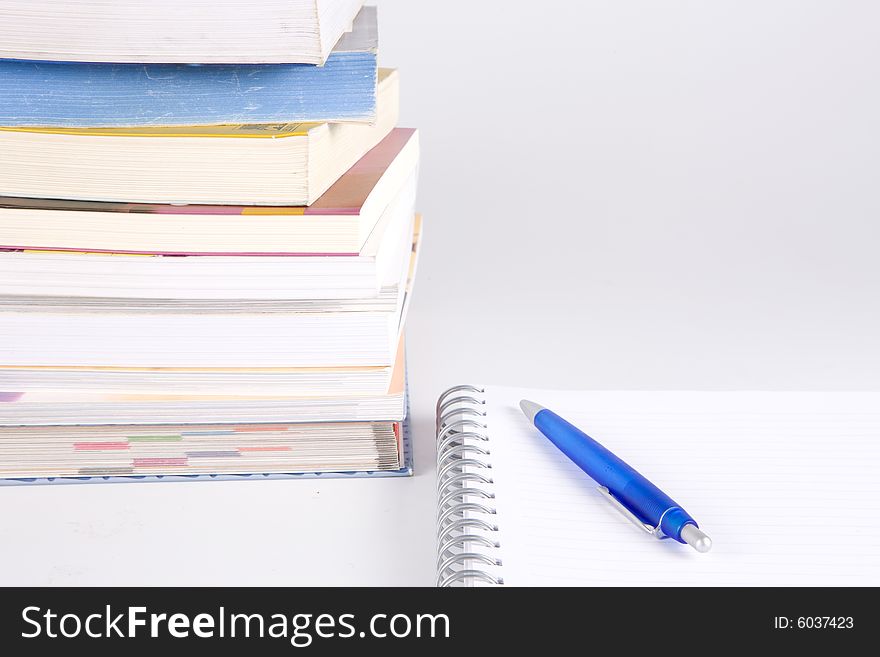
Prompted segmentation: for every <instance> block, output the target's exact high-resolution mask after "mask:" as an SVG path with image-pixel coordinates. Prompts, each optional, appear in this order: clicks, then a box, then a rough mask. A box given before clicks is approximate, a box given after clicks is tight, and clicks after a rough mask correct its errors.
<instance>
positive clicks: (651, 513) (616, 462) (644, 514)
mask: <svg viewBox="0 0 880 657" xmlns="http://www.w3.org/2000/svg"><path fill="white" fill-rule="evenodd" d="M534 423H535V427H537V428H538V430H539V431H540V432H541V433H543V434H544V435H545V436H546V437H547V438H548V439H549V440H550V442H552V443H553V444H554V445H556V447H558V448H559V450H560V451H561V452H562V453H563V454H565V455H566V456H567V457H568V458H569V459H571V460H572V461H573V462H574V463H575V464H576V465H577V466H578V467H579V468H580V469H581V470H583V471H584V472H586V473H587V474H588V475H589V476H590V477H592V478H593V479H594V480H595V481H596V482H597V483H598V484H600V485H601V486H605V487H606V488H607V489H608V490H609V491H610V492H611V494H612V495H614V497H615V498H617V500H618V501H620V502H621V503H622V504H623V505H624V506H626V507H627V508H628V509H629V510H630V511H632V512H633V513H634V514H635V515H636V516H638V518H639V519H640V520H641V521H642V522H644V523H646V524H648V525H650V526H651V527H658V526H659V527H660V529H661V530H662V531H663V533H664V534H665V535H667V536H669V537H670V538H674V539H675V540H677V541H679V542H682V540H681V530H682V528H683V527H684V526H685V525H687V524H694V525H696V524H697V523H696V522H695V521H694V519H693V518H691V517H690V516H689V515H688V514H687V512H686V511H684V509H682V508H681V507H679V506H678V504H676V502H675V500H673V499H672V498H671V497H669V496H668V495H667V494H666V493H664V492H663V491H661V490H660V489H659V488H657V487H656V486H655V485H654V484H652V483H651V482H650V481H648V480H647V479H646V478H645V477H644V476H642V475H641V474H640V473H639V472H638V471H637V470H636V469H635V468H633V467H631V466H630V465H628V464H627V463H626V462H624V461H623V460H622V459H620V458H619V457H617V456H615V455H614V454H613V453H612V452H610V451H609V450H607V449H606V448H605V447H603V446H602V445H601V444H600V443H598V442H596V441H595V440H593V439H592V438H591V437H590V436H588V435H587V434H585V433H584V432H583V431H581V430H580V429H578V428H577V427H576V426H574V425H573V424H571V423H570V422H568V421H567V420H565V419H563V418H561V417H559V416H558V415H556V413H554V412H552V411H549V410H547V409H543V410H541V411H540V412H539V413H538V414H537V415H535V419H534Z"/></svg>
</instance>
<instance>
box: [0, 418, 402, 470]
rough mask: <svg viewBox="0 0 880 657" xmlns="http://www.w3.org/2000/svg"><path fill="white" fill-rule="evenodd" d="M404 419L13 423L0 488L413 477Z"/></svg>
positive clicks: (3, 447)
mask: <svg viewBox="0 0 880 657" xmlns="http://www.w3.org/2000/svg"><path fill="white" fill-rule="evenodd" d="M404 431H405V429H404V423H403V422H339V423H330V422H325V423H320V424H264V423H253V424H244V423H242V424H232V425H229V424H183V425H180V424H177V425H175V424H171V425H168V424H164V425H161V424H160V425H149V426H139V425H134V426H126V425H108V426H101V427H90V426H83V427H7V428H3V429H2V433H0V436H2V440H0V485H2V484H24V483H82V482H91V483H100V482H125V481H128V482H137V481H187V480H192V479H198V478H201V479H206V480H216V479H230V478H231V479H271V478H285V477H295V476H302V475H314V474H321V473H328V474H329V473H335V474H339V475H349V476H354V475H355V474H361V475H371V474H382V475H386V476H388V475H409V474H411V473H412V466H411V462H409V457H408V455H406V454H405V452H404V444H403V435H402V434H403V432H404Z"/></svg>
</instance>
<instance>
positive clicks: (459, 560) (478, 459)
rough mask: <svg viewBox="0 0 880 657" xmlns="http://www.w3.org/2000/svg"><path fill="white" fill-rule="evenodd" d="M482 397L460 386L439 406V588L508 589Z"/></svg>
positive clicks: (473, 389) (477, 391)
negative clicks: (477, 585) (483, 585)
mask: <svg viewBox="0 0 880 657" xmlns="http://www.w3.org/2000/svg"><path fill="white" fill-rule="evenodd" d="M484 392H485V391H484V390H483V389H482V388H478V387H476V386H470V385H460V386H455V387H453V388H450V389H449V390H447V391H446V392H444V393H443V394H442V395H440V398H439V399H438V400H437V425H436V430H437V497H438V504H437V585H438V586H455V585H458V586H473V585H474V584H475V583H477V582H480V583H486V584H494V585H500V584H503V583H504V582H503V580H502V578H501V577H500V576H499V575H498V574H497V571H498V566H500V565H501V558H500V556H499V554H500V553H499V550H500V548H501V544H500V542H499V541H498V538H497V535H498V526H497V524H496V523H495V515H496V510H495V507H494V505H493V503H492V501H493V500H494V499H495V491H494V488H495V487H494V481H493V479H492V461H491V449H490V447H489V436H488V434H487V432H486V420H485V418H486V412H485V411H484V410H483V409H484V408H485V404H486V402H485V400H484V399H483V397H482V395H483V393H484Z"/></svg>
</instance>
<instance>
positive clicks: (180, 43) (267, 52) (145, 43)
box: [0, 0, 363, 64]
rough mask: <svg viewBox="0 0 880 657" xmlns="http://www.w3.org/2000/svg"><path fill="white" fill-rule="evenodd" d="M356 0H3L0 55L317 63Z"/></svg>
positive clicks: (81, 59) (351, 12)
mask: <svg viewBox="0 0 880 657" xmlns="http://www.w3.org/2000/svg"><path fill="white" fill-rule="evenodd" d="M362 4H363V0H250V2H248V4H247V6H246V7H244V6H242V4H241V3H240V2H237V1H235V0H186V1H185V2H174V1H173V0H67V1H66V2H64V3H63V4H59V3H58V2H57V0H3V2H0V58H5V59H33V60H41V61H79V62H130V63H142V64H146V63H173V62H178V63H183V64H191V63H202V64H208V63H219V64H232V63H254V64H260V63H266V64H273V63H304V64H323V63H324V61H325V60H326V58H327V56H328V55H329V53H330V49H331V48H332V47H333V45H334V44H335V43H336V42H337V41H338V40H339V38H340V37H341V36H342V34H343V32H345V31H346V30H347V29H349V28H350V27H351V21H352V19H353V18H354V16H355V14H356V13H357V12H358V10H359V9H360V7H361V5H362Z"/></svg>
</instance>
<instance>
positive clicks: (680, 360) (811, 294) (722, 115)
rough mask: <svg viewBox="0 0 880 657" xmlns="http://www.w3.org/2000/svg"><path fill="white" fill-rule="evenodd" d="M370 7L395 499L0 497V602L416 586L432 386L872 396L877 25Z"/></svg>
mask: <svg viewBox="0 0 880 657" xmlns="http://www.w3.org/2000/svg"><path fill="white" fill-rule="evenodd" d="M379 4H380V13H379V20H380V34H381V36H380V38H381V60H382V62H383V64H384V65H387V66H392V65H393V66H398V67H399V68H400V69H401V72H402V83H403V99H402V102H403V110H402V115H403V121H402V123H403V124H404V125H407V126H417V127H420V128H421V129H422V146H423V166H422V180H421V189H420V207H421V209H422V211H423V212H424V214H425V221H426V242H425V249H424V252H423V259H422V262H421V270H420V276H419V279H418V284H417V286H416V295H415V300H414V304H413V306H412V312H411V317H410V322H409V343H408V346H409V356H410V377H411V378H410V382H411V390H412V401H413V418H414V429H415V445H416V476H415V477H414V478H412V479H409V480H381V481H380V480H367V481H363V480H360V481H320V482H314V481H294V482H253V483H193V484H158V485H122V486H77V487H63V488H51V487H41V488H36V487H20V488H0V507H2V519H3V520H2V522H0V583H2V584H270V585H272V584H277V585H297V584H423V585H429V584H431V583H432V581H433V574H434V554H433V548H434V515H435V514H434V472H433V463H432V461H433V456H434V455H433V444H432V440H433V435H432V434H433V431H432V424H433V406H434V402H435V400H436V398H437V396H438V394H439V393H440V392H441V391H442V390H443V389H444V388H446V387H448V386H450V385H453V384H455V383H461V382H492V383H510V384H512V385H513V384H518V385H531V386H545V387H575V388H605V389H611V388H629V389H682V388H686V389H831V388H834V389H855V388H861V389H868V388H872V389H877V388H880V337H878V336H880V257H878V251H880V246H878V245H880V227H878V219H880V191H878V189H880V188H878V181H880V85H878V81H880V40H878V39H877V25H878V24H880V5H878V4H877V3H874V2H868V1H865V2H854V1H836V2H830V1H826V2H815V1H808V0H800V1H794V0H792V1H779V0H762V1H756V0H738V1H735V2H732V1H721V0H715V1H713V2H700V1H696V0H694V1H691V2H684V1H679V2H669V1H667V2H661V1H657V0H643V1H633V0H613V1H612V0H608V1H607V2H586V1H579V2H574V1H565V2H563V1H559V0H556V1H549V0H544V1H542V2H513V1H506V2H504V1H497V0H496V1H489V0H479V1H477V0H470V1H467V2H466V1H464V0H445V1H443V2H427V1H424V0H384V1H383V2H380V3H379Z"/></svg>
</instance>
